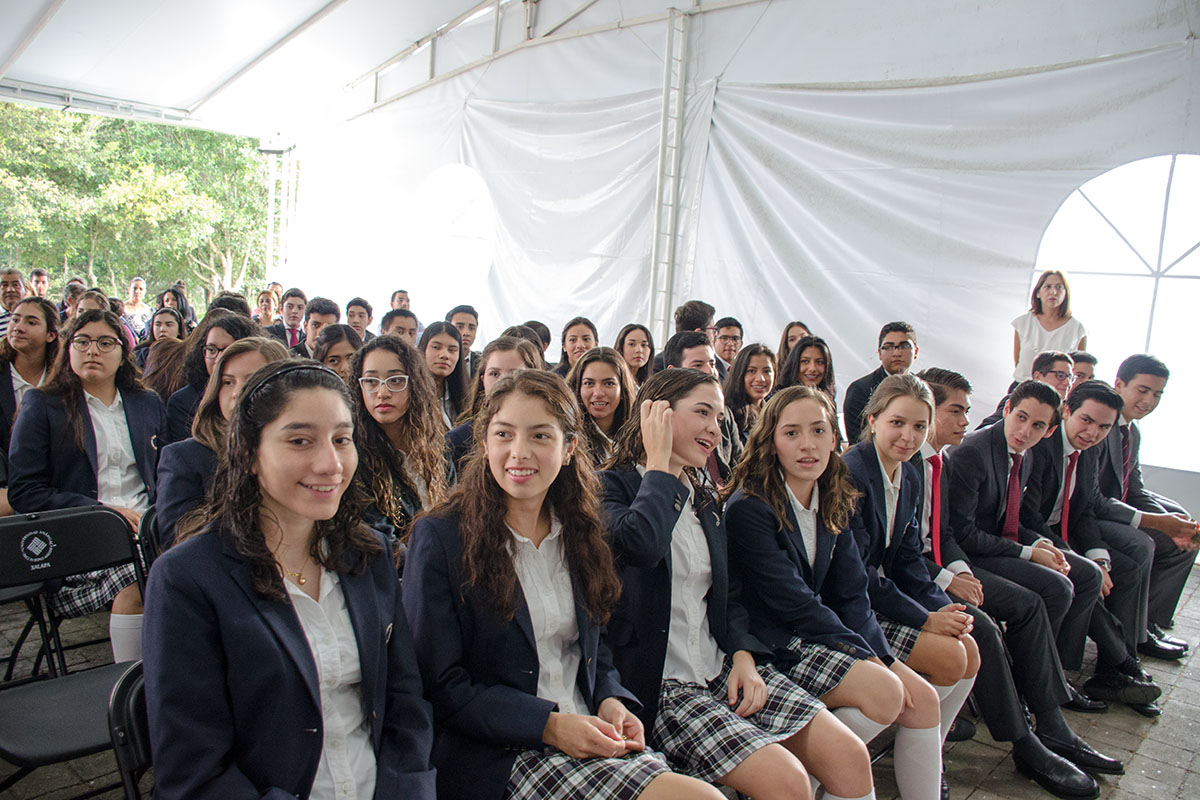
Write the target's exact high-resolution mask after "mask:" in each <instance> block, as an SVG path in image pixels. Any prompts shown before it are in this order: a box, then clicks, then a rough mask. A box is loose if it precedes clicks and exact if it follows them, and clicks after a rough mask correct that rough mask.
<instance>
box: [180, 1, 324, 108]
mask: <svg viewBox="0 0 1200 800" xmlns="http://www.w3.org/2000/svg"><path fill="white" fill-rule="evenodd" d="M345 3H346V0H329V2H328V3H326V4H325V5H324V6H322V7H321V9H320V10H318V11H317V12H316V13H315V14H313V15H312V16H310V17H309V18H308V19H306V20H304V21H303V22H301V23H300V24H299V25H297V26H296V27H295V28H292V29H291V30H290V31H288V32H287V33H286V34H284V35H283V36H282V37H280V38H279V39H277V40H275V42H274V43H272V44H271V46H270V47H268V48H267V49H266V50H263V51H262V52H261V53H259V54H258V55H256V56H255V57H254V58H252V59H250V60H249V61H247V62H246V63H245V64H243V65H242V67H241V68H240V69H238V71H237V72H235V73H233V74H232V75H230V76H229V77H228V78H226V79H225V80H223V81H221V83H219V84H217V86H216V87H215V88H213V89H212V90H210V91H209V92H208V93H207V94H205V95H204V96H203V97H201V98H200V99H199V100H197V101H196V102H194V103H192V104H191V105H190V106H188V108H187V111H188V113H189V114H194V113H196V109H198V108H200V107H201V106H203V105H204V104H205V103H207V102H209V101H210V100H212V99H213V98H214V97H216V96H217V95H219V94H220V93H221V92H223V91H225V90H226V89H228V88H229V87H230V86H232V85H233V84H235V83H237V82H238V81H239V80H241V79H242V78H243V77H244V76H245V75H246V73H248V72H250V71H251V70H252V69H254V68H255V67H257V66H258V65H259V64H261V63H262V62H264V61H266V60H267V59H268V58H270V57H271V56H272V55H274V54H275V53H276V52H277V51H278V50H279V49H280V48H282V47H284V46H285V45H287V43H288V42H290V41H292V40H293V39H295V38H296V37H297V36H299V35H300V34H302V33H304V32H305V31H306V30H308V29H309V28H311V27H312V26H313V25H316V24H317V23H318V22H320V21H321V20H322V19H324V18H325V17H327V16H329V15H330V14H331V13H333V12H334V11H335V10H337V8H338V6H341V5H343V4H345Z"/></svg>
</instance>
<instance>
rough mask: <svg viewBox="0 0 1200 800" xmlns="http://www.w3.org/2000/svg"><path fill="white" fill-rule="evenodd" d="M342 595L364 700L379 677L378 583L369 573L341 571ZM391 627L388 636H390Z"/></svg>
mask: <svg viewBox="0 0 1200 800" xmlns="http://www.w3.org/2000/svg"><path fill="white" fill-rule="evenodd" d="M338 582H339V583H340V584H341V586H342V596H343V597H345V598H346V610H347V611H348V612H349V613H350V625H351V626H352V627H353V628H354V638H355V640H356V641H357V642H358V661H359V669H360V670H361V672H362V687H363V689H362V695H363V698H364V700H366V701H367V702H369V698H371V697H373V696H374V690H375V687H376V686H377V685H378V680H379V662H380V658H379V648H380V645H381V642H380V619H379V605H378V603H377V602H376V595H375V584H374V581H372V580H371V575H370V573H369V572H368V573H366V574H363V575H350V574H342V575H339V576H338ZM391 632H392V631H391V627H390V626H389V627H388V630H387V633H386V634H383V635H385V636H390V635H391Z"/></svg>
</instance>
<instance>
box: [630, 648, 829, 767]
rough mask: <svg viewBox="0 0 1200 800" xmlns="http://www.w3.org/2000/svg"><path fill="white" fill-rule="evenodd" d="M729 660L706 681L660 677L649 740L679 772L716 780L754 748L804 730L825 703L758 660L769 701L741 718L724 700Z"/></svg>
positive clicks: (730, 667) (731, 664) (759, 748)
mask: <svg viewBox="0 0 1200 800" xmlns="http://www.w3.org/2000/svg"><path fill="white" fill-rule="evenodd" d="M732 668H733V660H732V658H730V657H729V656H726V657H725V666H724V667H723V668H722V669H721V674H720V675H718V676H717V677H715V678H713V679H712V680H711V681H709V682H708V686H701V685H700V684H698V683H684V682H683V681H677V680H674V679H671V678H668V679H667V680H664V681H663V685H662V689H661V690H660V691H659V695H658V718H657V719H655V721H654V731H653V733H652V734H651V736H650V742H651V744H652V745H653V746H654V747H655V748H656V749H658V750H660V751H661V752H662V753H663V755H665V756H666V757H667V761H668V762H670V764H671V765H672V766H674V767H675V768H676V769H677V770H678V771H679V772H683V773H685V774H688V775H691V776H692V777H695V778H699V779H700V780H704V781H709V782H712V781H715V780H717V779H719V778H723V777H725V776H726V775H728V774H729V773H730V772H732V771H733V768H734V767H736V766H737V765H738V764H740V763H742V762H743V761H745V760H746V759H747V758H749V757H750V756H751V755H752V754H753V753H755V752H756V751H758V750H761V749H762V748H763V747H766V746H767V745H769V744H774V743H775V742H781V741H783V740H784V739H787V738H789V737H791V736H792V735H793V734H795V733H797V732H799V731H801V730H803V729H804V727H805V726H806V725H808V723H809V722H811V721H812V719H813V717H815V716H816V715H817V714H818V713H819V712H820V711H821V709H823V708H825V705H824V704H823V703H822V702H821V701H820V700H818V699H817V698H815V697H813V696H812V695H810V694H809V693H808V692H806V691H804V689H801V688H800V687H799V686H797V685H796V684H794V683H792V682H791V681H790V680H788V679H787V678H785V677H784V676H783V674H782V673H780V672H779V671H778V670H776V669H775V668H774V667H771V666H768V665H765V664H764V665H760V666H759V667H758V674H759V675H760V676H761V677H762V679H763V681H764V682H765V683H766V684H767V703H766V705H764V706H763V707H762V708H761V709H760V710H759V711H758V712H757V713H755V714H752V715H750V716H749V717H739V716H738V715H737V714H735V713H734V710H733V709H732V708H730V707H729V703H728V702H727V698H728V692H729V672H730V670H731V669H732Z"/></svg>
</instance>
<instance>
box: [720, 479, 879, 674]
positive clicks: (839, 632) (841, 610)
mask: <svg viewBox="0 0 1200 800" xmlns="http://www.w3.org/2000/svg"><path fill="white" fill-rule="evenodd" d="M787 525H790V526H791V528H790V529H789V528H788V527H786V526H784V525H782V524H780V520H779V517H778V516H777V515H776V514H775V511H774V510H773V509H772V508H771V506H770V504H768V503H767V502H766V501H765V500H763V499H762V498H760V497H757V496H755V495H750V494H746V492H745V491H744V490H742V489H738V490H737V491H735V492H734V493H733V496H732V497H730V498H729V502H728V503H727V504H726V506H725V526H726V528H727V529H728V531H729V563H730V566H731V568H732V569H733V572H734V574H735V575H737V576H738V578H739V579H740V583H741V586H742V588H743V593H742V598H741V600H742V603H743V604H744V605H745V607H746V611H747V613H748V614H749V615H750V630H751V632H752V633H754V635H755V636H757V637H758V638H759V639H761V640H762V641H763V643H764V644H766V645H767V646H768V647H770V648H771V650H772V651H773V652H774V654H775V661H776V663H779V664H783V665H787V664H789V663H794V662H795V661H796V654H795V653H794V652H793V651H791V650H789V649H788V646H787V645H788V642H789V641H790V640H791V638H792V637H793V636H799V637H800V638H801V639H803V640H805V641H811V642H816V643H817V644H822V645H825V646H826V647H829V648H832V649H834V650H840V651H842V652H843V653H848V654H850V655H852V656H854V657H855V658H871V657H872V656H875V655H880V656H886V655H888V646H887V638H886V637H885V636H884V635H883V631H882V630H881V629H880V627H879V622H878V620H876V618H875V614H874V613H873V612H872V611H871V601H870V599H869V598H868V597H867V574H866V571H865V569H864V568H863V564H862V559H861V558H860V557H859V555H858V546H857V544H856V543H855V541H854V536H853V535H841V534H833V533H830V532H829V530H828V529H826V527H825V524H824V523H823V522H822V521H821V519H820V517H819V516H818V518H817V552H816V553H814V554H811V555H809V557H808V558H806V557H805V556H806V555H808V554H807V553H806V550H805V548H804V539H803V537H802V536H801V534H800V524H799V523H798V522H797V520H796V513H795V512H794V511H793V510H792V507H791V504H790V503H789V504H788V506H787ZM809 558H811V559H812V563H811V564H810V563H809Z"/></svg>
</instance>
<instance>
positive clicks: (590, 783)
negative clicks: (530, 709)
mask: <svg viewBox="0 0 1200 800" xmlns="http://www.w3.org/2000/svg"><path fill="white" fill-rule="evenodd" d="M670 771H671V768H670V767H668V766H667V762H666V761H665V760H663V757H662V756H660V755H659V754H658V753H655V752H654V751H653V750H644V751H642V752H641V753H630V754H629V755H626V756H624V757H622V758H572V757H571V756H569V755H567V754H566V753H564V752H562V751H560V750H526V751H524V752H523V753H521V754H520V755H519V756H517V760H516V761H514V762H513V768H512V772H511V773H510V774H509V776H508V788H507V789H506V790H505V797H506V798H507V799H508V800H543V799H544V798H547V797H553V798H579V800H585V799H586V800H590V799H591V798H598V800H633V798H635V797H637V796H638V795H640V794H641V793H642V792H643V791H645V789H646V787H647V786H649V785H650V781H652V780H654V779H655V778H657V777H658V776H659V775H662V774H664V773H667V772H670Z"/></svg>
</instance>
